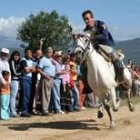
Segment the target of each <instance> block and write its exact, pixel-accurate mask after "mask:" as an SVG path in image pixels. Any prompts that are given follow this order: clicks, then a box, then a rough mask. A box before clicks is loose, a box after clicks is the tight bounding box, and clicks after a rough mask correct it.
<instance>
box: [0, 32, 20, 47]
mask: <svg viewBox="0 0 140 140" xmlns="http://www.w3.org/2000/svg"><path fill="white" fill-rule="evenodd" d="M20 44H21V41H19V40H17V39H16V38H15V37H5V36H2V35H1V36H0V46H1V47H8V48H14V47H20Z"/></svg>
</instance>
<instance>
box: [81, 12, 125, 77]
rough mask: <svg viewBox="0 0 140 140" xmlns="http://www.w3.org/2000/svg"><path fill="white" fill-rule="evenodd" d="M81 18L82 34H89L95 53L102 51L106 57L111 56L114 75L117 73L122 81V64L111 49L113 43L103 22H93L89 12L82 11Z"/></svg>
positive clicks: (92, 16) (91, 14) (115, 52)
mask: <svg viewBox="0 0 140 140" xmlns="http://www.w3.org/2000/svg"><path fill="white" fill-rule="evenodd" d="M82 18H83V20H84V22H85V24H86V27H85V29H84V32H88V33H90V34H91V41H92V43H93V44H94V45H93V46H94V48H95V49H96V50H97V51H103V53H105V54H106V55H108V56H111V58H112V60H113V64H114V66H115V70H116V73H118V75H119V78H121V79H123V69H124V64H123V62H122V60H121V59H120V58H119V55H118V54H117V51H115V50H114V49H113V48H112V46H114V45H115V42H114V40H113V37H112V35H111V33H110V32H109V31H108V29H107V26H106V24H105V23H104V22H103V21H100V20H95V19H94V15H93V13H92V12H91V11H90V10H86V11H84V12H83V13H82ZM118 75H117V76H118Z"/></svg>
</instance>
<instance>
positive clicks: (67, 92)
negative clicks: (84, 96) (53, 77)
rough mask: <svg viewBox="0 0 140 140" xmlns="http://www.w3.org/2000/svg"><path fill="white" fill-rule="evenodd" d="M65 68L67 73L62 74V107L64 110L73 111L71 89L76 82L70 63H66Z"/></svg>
mask: <svg viewBox="0 0 140 140" xmlns="http://www.w3.org/2000/svg"><path fill="white" fill-rule="evenodd" d="M64 70H65V71H66V73H65V74H63V76H62V91H61V93H62V95H61V109H62V110H63V111H72V100H71V89H72V88H73V86H74V83H73V80H72V77H71V75H70V65H69V64H66V65H65V67H64Z"/></svg>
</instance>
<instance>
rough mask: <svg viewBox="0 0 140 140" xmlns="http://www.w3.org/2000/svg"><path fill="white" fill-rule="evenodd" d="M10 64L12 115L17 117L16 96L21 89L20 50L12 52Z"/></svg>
mask: <svg viewBox="0 0 140 140" xmlns="http://www.w3.org/2000/svg"><path fill="white" fill-rule="evenodd" d="M9 64H10V70H11V94H10V116H11V117H16V116H17V112H16V96H17V92H18V89H19V77H20V75H21V72H20V53H19V52H18V51H14V52H13V53H12V54H11V57H10V60H9Z"/></svg>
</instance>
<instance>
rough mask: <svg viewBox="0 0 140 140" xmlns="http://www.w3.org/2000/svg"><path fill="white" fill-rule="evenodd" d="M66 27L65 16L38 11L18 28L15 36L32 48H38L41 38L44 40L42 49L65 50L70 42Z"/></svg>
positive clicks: (66, 20)
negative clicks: (50, 47)
mask: <svg viewBox="0 0 140 140" xmlns="http://www.w3.org/2000/svg"><path fill="white" fill-rule="evenodd" d="M68 26H69V25H68V19H67V17H66V16H59V14H58V13H57V12H56V11H52V12H51V13H48V12H44V11H40V12H39V14H37V15H33V14H31V15H30V16H29V18H27V19H26V20H25V21H24V22H23V23H22V24H21V25H20V26H19V27H18V34H17V36H18V39H19V40H22V41H23V42H25V43H28V44H29V46H30V47H33V48H35V47H37V46H38V44H39V40H40V39H41V38H45V41H44V45H43V48H45V47H47V46H50V45H51V46H53V47H54V48H55V49H56V50H59V49H61V50H67V48H68V46H69V43H70V40H71V37H70V35H69V32H68Z"/></svg>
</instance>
